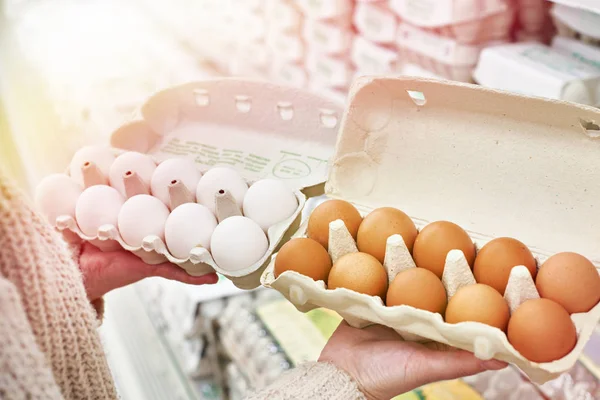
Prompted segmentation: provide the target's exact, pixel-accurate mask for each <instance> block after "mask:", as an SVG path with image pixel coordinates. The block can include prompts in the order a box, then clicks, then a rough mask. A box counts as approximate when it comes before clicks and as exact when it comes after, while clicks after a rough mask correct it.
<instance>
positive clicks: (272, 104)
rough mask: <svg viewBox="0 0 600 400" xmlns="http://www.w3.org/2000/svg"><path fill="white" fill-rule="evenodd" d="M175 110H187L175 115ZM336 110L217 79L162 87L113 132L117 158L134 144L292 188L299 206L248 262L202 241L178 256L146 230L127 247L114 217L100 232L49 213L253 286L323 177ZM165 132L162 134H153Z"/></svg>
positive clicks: (99, 240) (156, 155)
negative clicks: (227, 257)
mask: <svg viewBox="0 0 600 400" xmlns="http://www.w3.org/2000/svg"><path fill="white" fill-rule="evenodd" d="M175 110H176V111H177V112H179V113H180V112H182V111H183V110H185V113H184V114H181V113H180V114H179V115H178V116H177V117H176V118H175V119H174V118H173V111H175ZM339 110H340V106H339V104H337V103H334V102H332V101H331V100H330V99H327V98H324V97H322V96H318V95H316V94H314V93H309V92H304V91H301V90H299V89H295V88H290V87H282V86H274V85H272V84H265V83H262V82H259V81H248V80H240V79H215V80H209V81H204V82H196V83H191V84H186V85H181V86H177V87H174V88H170V89H167V90H164V91H162V92H159V93H157V94H156V95H155V96H153V97H151V98H150V99H149V100H148V101H147V102H146V103H145V104H144V105H143V106H142V107H141V112H140V113H139V116H140V118H141V119H140V120H136V121H131V122H129V123H127V124H125V125H124V126H122V127H120V128H119V129H117V130H116V131H115V132H114V133H113V135H112V138H111V144H112V145H113V146H114V147H115V148H114V149H111V150H110V151H111V152H114V154H113V155H111V157H112V159H114V156H115V155H118V154H124V153H126V150H130V151H133V152H136V151H137V152H138V154H139V153H147V154H148V156H150V158H151V159H152V160H154V162H155V163H160V162H162V161H164V160H167V159H170V158H185V159H192V160H193V161H195V164H196V166H197V167H198V168H199V169H200V171H203V172H205V171H207V170H208V169H210V168H212V167H214V166H219V165H220V166H227V167H230V168H233V169H235V170H237V171H238V172H239V173H240V174H241V175H242V177H243V178H244V179H245V180H246V182H248V183H249V184H252V183H253V182H255V181H257V180H260V179H264V178H272V179H277V180H279V181H282V182H284V183H286V184H287V185H288V186H289V187H290V189H292V190H293V192H294V195H295V197H296V199H297V202H298V207H297V209H296V210H295V211H294V214H293V215H291V216H290V217H289V218H287V219H286V220H284V221H281V222H279V223H277V224H275V225H273V226H271V227H270V228H269V229H268V233H267V235H268V239H269V245H268V246H269V248H268V250H267V252H266V253H265V254H264V256H263V257H262V258H261V259H260V260H259V261H257V262H256V263H255V264H253V265H252V266H250V267H247V268H244V269H241V270H238V271H225V270H223V269H222V268H219V267H218V266H217V265H216V263H215V262H214V260H213V258H212V256H211V255H210V253H209V252H208V251H207V250H206V249H203V248H199V247H198V248H194V249H193V250H192V252H191V253H190V256H189V258H187V259H179V258H175V257H174V256H173V255H172V254H170V252H169V251H168V248H167V246H166V244H165V243H164V241H163V240H162V238H160V237H158V236H150V237H145V238H144V239H143V241H142V245H141V246H130V245H128V244H127V243H126V242H125V241H124V240H123V238H122V235H121V234H120V232H119V230H118V228H117V227H116V226H115V225H113V224H109V225H103V226H100V228H99V229H98V232H97V234H94V235H86V234H85V233H84V232H83V231H82V230H81V229H80V227H79V225H78V223H77V222H76V221H75V218H74V213H67V214H64V215H58V216H55V217H56V218H51V220H55V221H56V226H57V227H58V228H59V229H60V230H63V231H70V232H75V233H76V234H77V235H78V236H79V237H80V238H81V239H83V240H86V241H90V242H92V243H93V244H95V245H97V246H98V247H100V248H101V249H104V250H113V249H116V248H120V247H122V248H124V249H126V250H128V251H131V252H132V253H134V254H136V255H137V256H139V257H141V258H142V259H143V260H144V261H145V262H147V263H148V264H158V263H162V262H165V261H169V262H172V263H175V264H177V265H179V266H181V267H182V268H184V269H186V271H188V272H189V273H190V274H192V275H202V274H205V273H208V272H210V271H212V270H216V271H217V272H220V273H222V274H223V275H225V276H227V277H228V278H230V279H232V281H233V282H234V284H235V285H236V286H238V287H240V288H244V289H251V288H255V287H256V286H258V285H259V277H260V273H262V269H264V266H266V262H267V261H268V258H269V257H270V255H271V253H272V252H273V251H274V249H275V248H276V247H277V246H278V244H279V242H280V241H281V240H282V239H283V237H284V235H285V234H286V232H287V231H288V229H290V227H291V226H293V224H294V223H295V221H296V220H297V219H298V218H299V215H300V213H301V211H302V208H303V205H304V202H305V200H306V196H305V195H304V193H303V192H302V191H301V190H302V189H304V188H308V187H312V186H314V185H318V184H320V183H322V182H323V181H324V177H325V175H326V173H327V168H328V162H327V157H328V155H329V154H330V153H331V149H332V147H333V143H334V142H335V132H336V131H335V128H336V127H337V123H338V118H339V115H340V111H339ZM149 127H151V129H148V128H149ZM165 131H166V133H165V134H164V135H156V133H155V132H165ZM141 155H142V154H140V156H141ZM111 162H112V161H111ZM76 171H77V170H76ZM79 172H80V171H79ZM104 176H107V173H106V172H105V173H104ZM65 177H66V179H68V180H70V179H69V178H68V176H67V175H65ZM104 179H106V178H104ZM96 183H102V182H96ZM104 183H106V180H105V181H104ZM73 209H74V207H73ZM229 211H230V210H229ZM227 212H228V210H225V211H224V213H225V214H227ZM238 212H239V210H238ZM218 215H219V210H217V216H218ZM230 215H231V214H230ZM238 215H239V214H238ZM223 216H224V217H226V216H227V215H222V217H223ZM222 219H223V218H220V220H222Z"/></svg>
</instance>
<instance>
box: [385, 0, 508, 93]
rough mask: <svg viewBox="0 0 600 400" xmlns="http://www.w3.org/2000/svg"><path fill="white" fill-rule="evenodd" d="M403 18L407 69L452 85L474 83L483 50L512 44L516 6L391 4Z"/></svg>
mask: <svg viewBox="0 0 600 400" xmlns="http://www.w3.org/2000/svg"><path fill="white" fill-rule="evenodd" d="M434 3H435V4H434ZM389 4H390V7H391V9H392V10H393V11H394V12H395V13H396V14H398V16H399V18H400V20H401V22H400V24H399V27H398V32H397V38H396V45H397V46H398V51H399V52H400V60H401V68H402V69H401V70H400V72H404V71H403V68H404V65H406V64H408V65H411V64H412V65H417V66H420V67H421V68H422V69H424V70H426V71H429V72H433V73H434V74H436V75H438V76H440V77H442V78H446V79H451V80H457V81H466V82H469V81H471V80H472V77H471V73H472V70H473V68H474V67H475V65H476V64H477V61H478V58H479V53H480V51H481V49H482V48H484V47H486V46H490V45H493V44H496V43H503V42H508V41H510V35H511V29H512V27H513V24H514V17H515V12H514V7H513V6H512V3H511V2H509V1H505V0H445V1H440V2H430V1H426V2H423V1H416V0H390V1H389Z"/></svg>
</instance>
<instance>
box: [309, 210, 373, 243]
mask: <svg viewBox="0 0 600 400" xmlns="http://www.w3.org/2000/svg"><path fill="white" fill-rule="evenodd" d="M338 219H341V220H342V221H344V224H345V225H346V228H348V231H349V232H350V234H351V235H352V237H353V238H354V240H356V234H357V233H358V227H359V226H360V223H361V221H362V217H361V216H360V213H359V212H358V210H357V209H356V208H355V207H354V206H353V205H352V204H350V203H348V202H347V201H344V200H327V201H326V202H324V203H321V204H319V205H318V206H317V208H315V209H314V210H313V212H312V213H311V214H310V217H309V218H308V227H307V235H308V237H309V238H311V239H314V240H316V241H317V242H319V243H320V244H321V246H323V247H325V248H326V249H327V248H328V245H329V223H330V222H333V221H335V220H338Z"/></svg>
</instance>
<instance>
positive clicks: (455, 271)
mask: <svg viewBox="0 0 600 400" xmlns="http://www.w3.org/2000/svg"><path fill="white" fill-rule="evenodd" d="M598 123H600V112H599V111H598V110H597V109H594V108H591V107H586V106H580V105H575V104H572V103H566V102H560V101H550V100H544V99H539V98H529V97H524V96H520V95H515V94H509V93H505V92H500V91H495V90H490V89H486V88H483V87H479V86H474V85H469V84H464V83H458V82H445V81H434V80H428V79H417V78H410V77H402V78H373V77H363V78H359V79H358V80H356V81H355V83H354V85H353V87H352V89H351V91H350V95H349V109H348V111H347V113H346V114H345V115H344V119H343V121H342V126H341V128H340V133H339V137H338V143H337V145H336V152H335V154H334V157H333V159H332V168H331V171H330V175H329V179H328V182H327V184H326V195H327V196H328V197H330V198H338V199H343V200H346V201H349V202H351V203H352V204H354V205H355V207H356V208H357V209H358V210H359V211H360V212H361V214H362V215H363V216H364V215H366V214H367V213H368V211H370V210H373V209H375V208H378V207H382V206H391V207H396V208H398V209H400V210H402V211H404V212H406V213H407V214H408V215H410V216H412V219H413V221H415V224H416V225H417V227H418V228H419V229H421V228H422V227H423V226H425V225H426V224H427V223H428V222H431V221H439V220H447V221H452V222H455V223H457V224H458V225H460V226H462V227H463V228H465V229H466V230H467V232H468V233H469V235H470V237H471V238H472V239H473V242H474V243H475V244H476V247H477V248H480V247H481V246H483V245H484V244H485V243H487V242H488V241H490V240H492V239H493V238H494V237H500V236H509V237H515V238H519V240H523V242H524V243H525V244H527V245H528V247H529V248H530V249H531V251H532V253H533V254H534V256H535V257H536V261H537V262H538V265H540V263H541V262H543V261H544V260H545V259H547V258H548V257H549V256H551V255H552V254H554V253H557V252H560V251H575V252H578V253H580V254H583V255H585V256H586V257H588V258H589V259H590V260H592V262H593V263H594V265H595V266H596V268H598V265H599V262H598V260H600V251H598V248H597V243H598V240H600V214H599V213H598V212H597V210H596V209H595V208H594V206H595V205H596V203H597V200H596V199H597V196H600V187H598V186H597V185H595V184H594V182H596V181H595V179H597V178H598V177H599V175H600V172H598V171H600V161H599V160H598V158H597V154H598V152H599V151H600V142H599V141H598V140H597V139H596V138H597V137H598V135H594V133H596V130H597V124H598ZM532 160H535V162H532ZM557 165H558V166H560V169H559V168H557V167H556V166H557ZM575 193H577V195H575ZM306 228H307V221H305V222H304V223H303V224H302V225H301V227H300V229H299V230H298V231H297V232H296V233H295V234H294V237H305V236H306ZM329 240H330V242H329V243H330V244H329V250H328V251H329V254H330V256H331V258H332V260H333V261H334V262H335V260H337V259H338V258H339V257H341V256H343V255H344V254H347V253H351V252H355V251H357V247H356V243H355V242H354V239H353V238H352V237H351V235H350V233H349V232H348V230H347V229H346V227H345V225H344V223H343V222H342V221H341V220H338V221H333V222H332V223H331V224H330V226H329ZM276 257H277V254H275V255H274V256H273V257H272V260H271V263H270V264H269V266H268V267H267V269H266V270H265V272H264V273H263V275H262V277H261V282H262V284H263V285H264V286H266V287H270V288H274V289H276V290H278V291H279V292H281V293H282V294H283V295H284V296H285V297H286V298H287V299H288V300H290V301H291V302H292V303H293V304H294V305H295V306H296V307H297V308H298V309H299V310H300V311H303V312H306V311H309V310H311V309H313V308H318V307H324V308H328V309H331V310H333V311H336V312H338V313H339V314H340V315H341V316H342V317H343V318H344V319H345V320H346V321H347V322H348V323H349V324H350V325H352V326H354V327H357V328H363V327H366V326H369V325H372V324H381V325H384V326H388V327H390V328H392V329H394V330H395V331H396V332H398V333H399V334H400V335H401V336H402V337H403V338H404V339H405V340H410V341H436V342H440V343H445V344H448V345H451V346H453V347H457V348H460V349H464V350H468V351H472V352H473V353H474V354H475V355H476V356H477V357H478V358H480V359H482V360H488V359H492V358H495V359H499V360H503V361H506V362H510V363H512V364H515V365H516V366H518V367H519V368H520V369H521V370H522V371H523V372H524V373H525V374H526V375H527V376H528V377H529V378H530V379H531V380H532V381H534V382H536V383H540V384H541V383H543V382H546V381H548V380H550V379H553V378H555V377H557V376H558V375H560V374H561V373H563V372H565V371H567V370H568V369H570V368H571V367H572V366H573V365H574V364H575V363H576V362H577V359H578V358H579V356H580V355H581V353H582V351H583V348H584V346H585V344H586V342H587V341H588V340H589V338H590V336H591V334H592V332H593V330H594V329H595V327H596V325H597V324H598V322H599V321H600V304H597V305H596V306H595V307H594V308H592V309H591V310H590V311H589V312H587V313H580V314H572V315H571V319H572V321H573V322H574V324H575V327H576V331H577V336H578V341H577V344H576V346H575V348H574V349H573V350H572V351H571V352H570V353H569V354H567V355H566V356H564V357H563V358H561V359H559V360H556V361H553V362H549V363H535V362H531V361H529V360H527V359H525V358H524V357H523V356H521V355H520V354H519V352H517V351H516V350H515V349H514V347H513V346H512V345H511V344H510V343H509V342H508V339H507V336H506V334H505V333H504V332H502V331H501V330H500V329H498V328H495V327H491V326H488V325H485V324H482V323H477V322H462V323H458V324H448V323H446V322H444V320H443V317H442V316H441V315H440V314H437V313H431V312H428V311H425V310H420V309H416V308H413V307H410V306H406V305H402V306H394V307H386V306H385V305H384V303H383V301H382V299H381V298H379V297H373V296H369V295H365V294H361V293H357V292H354V291H350V290H348V289H345V288H337V289H335V290H328V289H327V287H326V283H325V282H323V281H318V282H316V281H314V280H312V279H311V278H309V277H306V276H303V275H301V274H299V273H296V272H294V271H286V272H284V273H282V274H281V275H279V276H278V277H277V278H275V276H274V261H275V259H276ZM384 267H385V269H386V271H387V273H388V278H389V280H390V281H391V280H392V279H393V278H394V277H395V276H396V275H397V274H398V273H399V272H400V271H402V270H404V269H407V268H414V267H415V264H414V261H413V260H412V257H411V255H410V253H409V251H408V249H407V248H406V245H405V244H404V241H403V240H402V237H401V236H399V235H393V236H391V237H390V238H388V241H387V247H386V254H385V259H384ZM442 282H443V284H444V287H445V288H446V292H447V296H448V297H449V298H450V297H452V296H453V295H454V294H455V293H456V291H457V290H458V289H459V288H460V287H462V286H465V285H468V284H472V283H475V279H474V277H473V274H472V272H471V269H470V267H469V265H468V263H467V261H466V259H465V256H464V254H463V253H462V252H461V251H460V250H452V251H450V252H449V253H448V255H447V257H446V265H445V271H444V274H443V276H442ZM537 297H539V294H538V292H537V290H536V287H535V284H534V282H533V279H532V278H531V276H530V274H529V272H528V270H527V268H526V267H524V266H515V267H514V268H513V269H512V271H511V274H510V278H509V283H508V286H507V289H506V292H505V299H506V301H507V303H508V304H509V307H510V310H511V312H512V311H513V310H515V309H516V308H517V307H518V306H519V305H520V304H521V303H523V302H524V301H526V300H528V299H532V298H537Z"/></svg>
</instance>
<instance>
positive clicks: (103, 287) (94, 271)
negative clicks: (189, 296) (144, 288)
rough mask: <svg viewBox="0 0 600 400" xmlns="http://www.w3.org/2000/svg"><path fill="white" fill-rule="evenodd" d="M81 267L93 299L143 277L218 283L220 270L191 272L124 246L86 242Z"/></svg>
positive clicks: (196, 282) (195, 282)
mask: <svg viewBox="0 0 600 400" xmlns="http://www.w3.org/2000/svg"><path fill="white" fill-rule="evenodd" d="M79 267H80V269H81V272H82V274H83V282H84V285H85V289H86V291H87V295H88V298H89V299H90V301H94V300H97V299H99V298H101V297H102V296H104V295H105V294H106V293H108V292H110V291H111V290H113V289H117V288H120V287H123V286H127V285H129V284H131V283H135V282H137V281H140V280H142V279H144V278H148V277H152V276H159V277H162V278H166V279H171V280H175V281H179V282H184V283H189V284H191V285H203V284H213V283H217V280H218V277H217V274H215V273H211V274H208V275H204V276H191V275H189V274H188V273H187V272H185V271H184V270H183V269H182V268H180V267H178V266H177V265H174V264H170V263H164V264H159V265H148V264H146V263H144V262H143V261H142V260H140V259H139V258H138V257H137V256H135V255H134V254H132V253H129V252H127V251H125V250H119V251H113V252H106V253H105V252H102V251H100V250H99V249H98V248H96V247H94V246H92V245H91V244H89V243H84V244H83V246H82V250H81V256H80V258H79Z"/></svg>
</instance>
